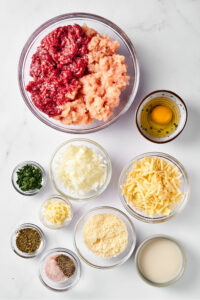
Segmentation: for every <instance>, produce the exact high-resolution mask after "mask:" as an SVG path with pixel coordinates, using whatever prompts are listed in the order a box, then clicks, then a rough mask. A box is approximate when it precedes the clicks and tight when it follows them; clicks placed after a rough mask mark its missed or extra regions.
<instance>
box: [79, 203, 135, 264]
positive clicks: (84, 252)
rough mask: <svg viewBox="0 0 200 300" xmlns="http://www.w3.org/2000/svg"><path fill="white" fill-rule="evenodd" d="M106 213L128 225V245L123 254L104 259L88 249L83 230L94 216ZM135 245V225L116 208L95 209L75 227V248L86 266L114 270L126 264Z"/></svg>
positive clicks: (85, 215) (101, 207)
mask: <svg viewBox="0 0 200 300" xmlns="http://www.w3.org/2000/svg"><path fill="white" fill-rule="evenodd" d="M105 213H107V214H113V215H116V216H117V217H119V218H120V219H121V220H122V221H123V223H124V224H125V225H126V228H127V231H128V243H127V246H126V248H125V250H124V251H123V252H121V253H120V254H119V255H117V256H114V257H111V258H102V257H100V256H97V255H95V254H94V253H93V252H91V251H90V250H89V249H88V248H87V246H86V245H85V243H84V240H83V228H84V226H85V224H86V222H87V221H88V220H89V219H90V218H91V217H92V216H93V215H96V214H105ZM135 245H136V232H135V228H134V225H133V223H132V222H131V220H130V219H129V217H128V216H127V215H126V214H125V213H124V212H122V211H121V210H119V209H117V208H114V207H110V206H99V207H96V208H94V209H91V210H89V211H88V212H87V213H86V214H84V215H83V216H82V217H81V218H80V219H79V220H78V222H77V224H76V226H75V230H74V247H75V249H76V252H77V253H78V255H79V257H80V258H81V259H82V260H83V261H84V262H85V263H86V264H88V265H89V266H91V267H94V268H97V269H109V268H114V267H116V266H119V265H121V264H123V263H125V262H126V261H127V260H128V259H129V257H130V256H131V254H132V253H133V250H134V249H135Z"/></svg>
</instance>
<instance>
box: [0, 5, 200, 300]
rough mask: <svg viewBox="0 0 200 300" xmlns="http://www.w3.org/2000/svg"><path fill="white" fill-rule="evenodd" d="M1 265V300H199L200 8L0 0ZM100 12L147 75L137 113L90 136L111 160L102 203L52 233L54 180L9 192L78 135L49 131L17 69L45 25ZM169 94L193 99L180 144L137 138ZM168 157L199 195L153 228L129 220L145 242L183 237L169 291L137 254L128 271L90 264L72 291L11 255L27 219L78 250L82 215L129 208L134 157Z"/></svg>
mask: <svg viewBox="0 0 200 300" xmlns="http://www.w3.org/2000/svg"><path fill="white" fill-rule="evenodd" d="M0 8H1V9H0V22H1V27H0V30H1V34H0V36H1V49H0V51H1V72H0V76H1V88H0V98H1V103H2V104H3V105H2V106H1V110H2V112H3V113H2V114H1V118H0V122H1V127H0V132H1V146H0V147H1V157H0V163H1V168H0V171H1V204H0V226H1V227H0V228H1V246H0V253H1V263H0V266H1V267H0V299H24V300H27V299H71V300H73V299H74V300H78V299H92V300H95V299H159V300H162V299H170V300H172V299H174V300H178V299H181V300H183V299H188V300H191V299H197V297H199V296H200V259H199V258H200V255H199V253H200V238H199V228H200V199H199V185H200V160H199V151H200V134H199V122H200V1H198V0H196V1H192V0H179V1H165V0H164V1H162V0H160V1H154V0H149V1H144V0H129V1H128V0H123V1H120V0H118V1H114V0H101V1H92V0H88V1H81V0H68V1H67V0H57V1H54V0H43V1H41V0H29V1H27V0H18V1H11V0H1V6H0ZM77 11H85V12H91V13H96V14H99V15H101V16H103V17H105V18H108V19H110V20H112V21H113V22H115V23H116V24H117V25H118V26H120V27H121V28H122V29H123V30H124V31H125V32H126V33H127V35H128V36H129V37H130V38H131V40H132V42H133V44H134V46H135V48H136V51H137V54H138V57H139V61H140V67H141V80H140V86H139V91H138V94H137V97H136V99H135V101H134V104H133V105H132V107H131V109H130V110H129V111H128V113H126V114H125V115H124V116H122V117H121V118H120V119H119V120H118V121H117V122H116V123H115V124H113V125H111V126H110V127H109V128H107V129H104V130H103V131H100V132H97V133H93V134H88V135H85V136H84V137H88V138H91V139H94V140H95V141H97V142H99V143H100V144H101V145H102V146H103V147H105V149H106V150H107V151H108V153H109V154H110V157H111V160H112V164H113V176H112V180H111V183H110V185H109V187H108V189H107V190H106V191H105V192H104V193H103V195H102V196H100V197H99V198H97V199H95V200H93V201H91V202H87V203H81V204H74V203H73V206H74V209H75V218H74V221H73V223H72V224H71V225H70V227H68V228H66V229H62V230H59V231H53V230H48V229H46V228H44V227H43V226H42V225H41V224H40V221H39V220H38V209H39V206H40V203H41V201H42V200H43V199H44V198H45V197H46V196H47V195H50V194H52V193H55V190H54V189H53V188H52V187H51V185H50V182H49V181H48V185H47V187H46V189H45V191H43V192H41V193H40V194H39V195H37V196H33V197H24V196H21V195H19V194H18V193H17V192H16V191H15V190H14V189H13V187H12V185H11V180H10V177H11V172H12V170H13V168H14V167H15V165H16V164H18V163H19V162H21V161H24V160H27V159H30V160H35V161H37V162H39V163H41V164H42V165H43V166H44V167H45V168H46V170H47V169H48V163H49V159H50V156H51V154H52V152H53V151H54V150H55V148H56V147H57V146H58V145H59V144H60V143H62V142H64V141H65V140H67V139H70V138H72V137H74V135H70V134H65V133H62V132H58V131H56V130H53V129H52V128H50V127H47V126H46V125H44V124H42V123H41V122H40V121H39V120H38V119H37V118H36V117H35V116H34V115H33V114H32V113H31V112H30V111H29V110H28V108H27V107H26V106H25V104H24V102H23V100H22V97H21V95H20V92H19V88H18V84H17V64H18V59H19V55H20V52H21V50H22V47H23V45H24V43H25V41H26V40H27V38H28V37H29V35H30V34H31V33H32V32H33V31H34V30H35V29H36V28H37V27H38V26H39V25H40V24H42V23H43V22H45V21H46V20H48V19H50V18H52V17H54V16H56V15H59V14H63V13H67V12H77ZM162 88H164V89H171V90H172V91H175V92H176V93H178V94H180V96H181V97H182V98H183V99H184V100H185V102H186V105H187V107H188V111H189V119H188V123H187V126H186V128H185V130H184V131H183V133H182V134H181V135H180V136H179V137H178V138H177V139H176V140H174V141H173V142H170V143H168V144H164V145H157V144H153V143H151V142H148V141H147V140H145V139H144V138H143V137H142V136H141V135H140V134H139V133H138V131H137V129H136V126H135V123H134V112H135V109H136V106H137V104H138V102H139V101H140V100H141V98H142V97H144V96H145V95H146V94H147V93H149V92H151V91H153V90H155V89H162ZM146 151H162V152H166V153H169V154H171V155H172V156H174V157H176V158H177V159H178V160H180V162H182V164H183V165H184V166H185V168H186V169H187V171H188V173H189V175H190V180H191V197H190V201H189V203H188V205H187V207H186V208H185V210H184V211H183V212H182V213H181V214H180V215H179V216H177V217H176V218H174V219H172V220H171V221H168V222H166V223H163V224H156V225H151V224H145V223H142V222H140V221H137V220H135V219H134V218H133V217H131V219H132V221H133V223H134V225H135V227H136V232H137V242H138V243H140V242H141V241H142V240H143V239H144V238H146V237H147V236H149V235H153V234H157V233H163V234H168V235H171V236H173V237H174V238H176V239H178V241H180V242H181V243H182V245H183V246H184V248H185V250H186V253H187V269H186V272H185V274H184V276H183V278H182V279H181V280H180V281H179V282H177V283H176V284H175V285H173V286H170V287H167V288H155V287H151V286H148V285H147V284H145V283H144V282H143V281H142V280H141V279H140V278H139V277H138V275H137V273H136V270H135V266H134V263H133V256H132V257H131V258H130V259H129V260H128V261H127V262H126V263H125V264H124V265H122V266H120V267H118V268H115V269H112V270H108V271H101V270H97V269H93V268H91V267H89V266H87V265H85V263H82V276H81V280H80V282H79V283H78V285H77V286H76V287H75V288H74V289H72V290H70V291H69V292H64V293H55V292H52V291H49V290H48V289H46V288H45V287H44V286H43V285H42V284H41V283H40V281H39V278H38V259H31V260H26V259H22V258H19V257H18V256H16V255H15V254H14V253H13V252H12V250H11V248H10V241H9V238H10V233H11V231H12V230H13V229H14V228H15V226H16V225H18V224H20V223H22V222H24V221H27V222H34V223H36V224H38V225H40V226H41V228H42V229H43V230H44V232H45V234H46V235H47V238H48V243H47V248H48V249H50V248H52V247H57V246H62V247H66V248H70V249H72V250H74V248H73V240H72V237H73V228H74V224H75V222H76V221H77V219H78V218H79V216H80V215H81V214H82V213H84V212H86V211H87V210H88V209H89V208H92V207H95V206H100V205H113V206H115V207H118V208H120V209H122V210H124V209H123V207H122V205H121V202H120V200H119V197H118V193H117V182H118V177H119V174H120V171H121V169H122V167H123V166H124V164H126V163H127V162H128V161H129V160H130V159H131V158H133V157H134V156H135V155H137V154H140V153H143V152H146Z"/></svg>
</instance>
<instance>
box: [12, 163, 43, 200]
mask: <svg viewBox="0 0 200 300" xmlns="http://www.w3.org/2000/svg"><path fill="white" fill-rule="evenodd" d="M25 165H32V166H34V167H37V168H39V169H40V170H41V172H42V182H43V184H42V187H41V188H40V189H35V190H32V192H31V190H29V191H22V190H21V189H20V188H18V187H17V185H16V184H15V181H14V176H15V174H16V172H17V170H18V169H20V168H22V167H23V166H25ZM11 182H12V185H13V187H14V189H15V190H16V191H17V192H18V193H20V194H21V195H24V196H33V195H36V194H38V193H39V192H40V191H42V190H43V189H44V187H45V185H46V182H47V177H46V172H45V170H44V168H43V167H42V166H41V165H40V164H39V163H37V162H35V161H32V160H25V161H23V162H21V163H19V164H17V165H16V167H15V168H14V170H13V171H12V175H11Z"/></svg>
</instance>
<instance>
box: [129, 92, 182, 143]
mask: <svg viewBox="0 0 200 300" xmlns="http://www.w3.org/2000/svg"><path fill="white" fill-rule="evenodd" d="M157 97H159V98H160V97H161V98H162V97H166V98H169V99H170V100H171V101H173V103H174V106H176V107H177V109H178V111H179V118H180V119H179V123H178V126H177V128H176V130H175V131H173V132H172V133H171V134H169V135H168V136H165V137H162V138H161V137H153V136H151V135H150V134H148V133H147V132H146V131H145V130H144V128H142V126H141V122H140V116H141V112H142V110H143V108H144V106H145V105H146V104H147V103H148V102H149V101H151V100H152V99H153V98H157ZM187 116H188V113H187V107H186V105H185V103H184V101H183V100H182V99H181V97H180V96H178V95H177V94H175V93H174V92H172V91H167V90H158V91H154V92H151V93H150V94H148V95H147V96H145V97H144V99H143V100H142V101H141V102H140V104H139V105H138V108H137V110H136V117H135V121H136V126H137V128H138V130H139V132H140V133H141V135H143V137H145V138H146V139H147V140H149V141H151V142H153V143H157V144H164V143H168V142H170V141H173V140H174V139H175V138H176V137H178V136H179V134H181V132H182V131H183V129H184V128H185V125H186V123H187Z"/></svg>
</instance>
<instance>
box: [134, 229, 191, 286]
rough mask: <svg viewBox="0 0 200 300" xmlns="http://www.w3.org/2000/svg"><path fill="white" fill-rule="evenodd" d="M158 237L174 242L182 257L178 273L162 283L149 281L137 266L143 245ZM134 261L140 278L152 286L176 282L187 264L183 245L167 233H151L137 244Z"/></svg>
mask: <svg viewBox="0 0 200 300" xmlns="http://www.w3.org/2000/svg"><path fill="white" fill-rule="evenodd" d="M160 238H161V239H166V240H168V241H171V242H173V243H175V244H176V246H177V247H178V248H179V250H180V252H181V255H182V258H183V261H182V267H181V270H180V272H179V274H178V275H177V276H176V277H174V278H173V279H171V280H169V281H166V282H162V283H159V282H154V281H151V280H150V279H148V278H147V277H145V276H144V274H143V273H142V271H141V270H140V267H139V255H140V253H141V251H142V249H143V247H145V245H146V244H148V242H150V241H153V240H156V239H160ZM134 261H135V266H136V270H137V273H138V274H139V276H140V278H142V279H143V280H144V281H145V282H146V283H148V284H150V285H152V286H155V287H165V286H169V285H172V284H174V283H175V282H177V281H178V280H179V279H180V278H181V277H182V276H183V274H184V272H185V269H186V265H187V258H186V254H185V250H184V248H183V246H182V245H181V244H180V243H179V242H178V241H177V240H176V239H175V238H173V237H171V236H169V235H166V234H155V235H151V236H149V237H147V238H146V239H144V240H143V241H142V242H141V243H140V244H139V246H138V248H137V250H136V253H135V258H134Z"/></svg>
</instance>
